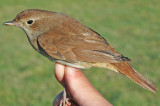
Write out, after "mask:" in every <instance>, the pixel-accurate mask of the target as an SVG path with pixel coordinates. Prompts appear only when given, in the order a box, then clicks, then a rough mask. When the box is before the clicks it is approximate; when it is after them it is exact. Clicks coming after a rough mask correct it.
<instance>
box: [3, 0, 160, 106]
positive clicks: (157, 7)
mask: <svg viewBox="0 0 160 106" xmlns="http://www.w3.org/2000/svg"><path fill="white" fill-rule="evenodd" d="M30 8H38V9H45V10H50V11H57V12H63V13H65V14H68V15H70V16H72V17H74V18H76V19H78V20H79V21H81V22H82V23H83V24H85V25H87V26H88V27H90V28H92V29H94V30H95V31H97V32H98V33H100V34H101V35H102V36H103V37H104V38H106V39H107V40H108V42H109V43H110V45H112V46H113V47H115V48H116V50H118V51H119V52H120V53H122V54H124V55H125V56H127V57H129V58H131V59H132V63H131V64H132V65H133V66H134V67H135V68H136V69H137V70H138V71H139V72H141V73H142V74H143V75H144V76H146V77H147V78H148V79H150V80H151V81H153V82H154V83H155V84H156V85H157V87H158V88H160V1H159V0H1V1H0V23H3V22H6V21H10V20H12V19H13V18H14V17H15V16H16V15H17V14H18V13H19V12H21V11H23V10H25V9H30ZM83 72H84V73H85V75H86V76H87V78H88V79H89V80H90V81H91V82H92V84H93V85H94V86H95V88H97V89H98V91H99V92H100V93H101V94H102V95H103V96H104V97H105V98H106V99H107V100H108V101H109V102H111V103H112V104H113V105H115V106H159V105H160V94H159V93H160V92H159V91H158V94H157V95H155V94H153V93H151V92H149V91H147V90H145V89H143V88H141V87H139V86H138V85H136V84H135V83H133V82H132V81H130V80H129V79H128V78H126V77H125V76H123V75H119V74H117V73H115V72H112V71H109V70H107V69H98V68H92V69H90V70H83ZM62 90H63V88H62V87H61V85H60V84H59V83H58V82H57V81H56V79H55V77H54V63H52V62H50V61H49V60H48V59H46V58H44V57H43V56H41V55H40V54H38V53H37V52H35V51H34V50H33V48H32V47H31V46H30V44H29V42H28V40H27V37H26V35H25V33H24V32H23V31H22V30H21V29H19V28H16V27H5V26H2V25H0V106H51V105H52V102H53V99H54V97H55V96H56V95H57V94H58V93H59V92H61V91H62Z"/></svg>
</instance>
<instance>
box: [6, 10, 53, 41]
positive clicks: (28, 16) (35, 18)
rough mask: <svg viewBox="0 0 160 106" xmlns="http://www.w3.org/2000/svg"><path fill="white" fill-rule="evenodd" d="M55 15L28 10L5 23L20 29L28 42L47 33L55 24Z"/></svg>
mask: <svg viewBox="0 0 160 106" xmlns="http://www.w3.org/2000/svg"><path fill="white" fill-rule="evenodd" d="M55 15H56V13H54V12H49V11H45V10H38V9H29V10H25V11H23V12H21V13H19V14H18V15H17V16H16V18H15V19H13V20H12V21H9V22H5V23H4V25H7V26H18V27H20V28H22V29H23V30H24V31H25V32H26V34H27V35H28V38H29V39H30V40H32V39H34V38H37V36H39V35H41V34H43V33H45V32H47V31H48V30H50V29H51V28H53V27H54V25H55V24H56V22H55V20H56V16H55Z"/></svg>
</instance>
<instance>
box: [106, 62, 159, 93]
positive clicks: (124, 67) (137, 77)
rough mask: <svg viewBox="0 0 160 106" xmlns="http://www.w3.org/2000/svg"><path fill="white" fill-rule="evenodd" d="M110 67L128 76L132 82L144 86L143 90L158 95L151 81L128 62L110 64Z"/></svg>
mask: <svg viewBox="0 0 160 106" xmlns="http://www.w3.org/2000/svg"><path fill="white" fill-rule="evenodd" d="M110 65H111V68H112V69H113V68H115V69H114V70H117V71H118V72H120V73H122V74H124V75H126V76H127V77H129V78H130V79H131V80H133V81H134V82H136V83H137V84H139V85H140V86H142V87H143V88H145V89H147V90H149V91H151V92H153V93H156V91H157V90H158V89H157V88H156V86H155V85H154V84H153V83H152V82H151V81H149V80H148V79H146V78H145V77H144V76H143V75H142V74H140V73H139V72H137V71H136V70H135V69H134V68H133V67H132V66H131V65H130V64H129V63H127V62H121V63H110ZM108 68H109V67H108Z"/></svg>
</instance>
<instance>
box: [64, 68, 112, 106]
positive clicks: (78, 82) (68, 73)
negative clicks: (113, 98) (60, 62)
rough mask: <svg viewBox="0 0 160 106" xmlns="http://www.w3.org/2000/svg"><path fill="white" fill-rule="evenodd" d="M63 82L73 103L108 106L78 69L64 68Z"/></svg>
mask: <svg viewBox="0 0 160 106" xmlns="http://www.w3.org/2000/svg"><path fill="white" fill-rule="evenodd" d="M64 75H65V78H64V79H65V82H66V85H67V87H68V89H69V91H70V93H71V94H72V96H73V98H74V100H75V102H77V103H78V104H79V105H80V106H81V105H85V106H110V105H111V104H110V103H109V102H108V101H107V100H105V99H104V98H103V97H102V96H101V94H100V93H99V92H98V91H97V90H96V89H95V88H94V87H93V85H92V84H91V83H90V82H89V81H88V79H87V78H86V77H85V76H84V74H83V73H82V72H81V71H80V69H77V68H72V67H69V66H66V68H65V71H64Z"/></svg>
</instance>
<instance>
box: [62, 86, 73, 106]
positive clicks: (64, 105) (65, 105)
mask: <svg viewBox="0 0 160 106" xmlns="http://www.w3.org/2000/svg"><path fill="white" fill-rule="evenodd" d="M60 106H71V103H70V102H69V98H67V93H66V88H64V91H63V99H62V100H61V102H60Z"/></svg>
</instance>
